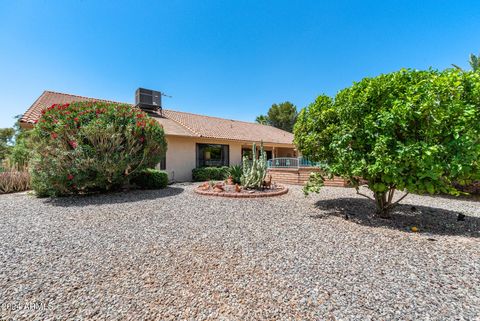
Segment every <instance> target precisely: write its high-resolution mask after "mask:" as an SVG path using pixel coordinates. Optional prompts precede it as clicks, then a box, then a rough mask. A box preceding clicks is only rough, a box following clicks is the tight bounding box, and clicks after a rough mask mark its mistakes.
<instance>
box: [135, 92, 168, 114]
mask: <svg viewBox="0 0 480 321" xmlns="http://www.w3.org/2000/svg"><path fill="white" fill-rule="evenodd" d="M135 106H137V107H139V108H140V109H142V110H144V111H146V112H149V113H155V114H160V115H161V114H162V93H161V92H159V91H155V90H150V89H144V88H138V89H137V90H136V91H135Z"/></svg>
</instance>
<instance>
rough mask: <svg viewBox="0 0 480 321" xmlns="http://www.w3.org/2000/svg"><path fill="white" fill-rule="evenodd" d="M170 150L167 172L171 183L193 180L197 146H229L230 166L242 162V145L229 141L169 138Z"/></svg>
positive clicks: (168, 152)
mask: <svg viewBox="0 0 480 321" xmlns="http://www.w3.org/2000/svg"><path fill="white" fill-rule="evenodd" d="M166 138H167V143H168V150H167V159H166V166H165V168H166V169H165V170H166V172H167V173H168V177H169V179H170V181H175V182H187V181H191V180H192V169H194V168H195V167H196V159H197V158H196V150H197V148H196V144H197V143H200V144H222V145H229V160H230V165H239V164H241V162H242V143H240V142H235V141H228V140H214V139H201V138H194V137H179V136H167V137H166Z"/></svg>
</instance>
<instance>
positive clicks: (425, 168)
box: [294, 70, 480, 217]
mask: <svg viewBox="0 0 480 321" xmlns="http://www.w3.org/2000/svg"><path fill="white" fill-rule="evenodd" d="M294 134H295V144H296V145H297V146H298V148H299V150H300V152H301V153H302V155H303V156H305V157H308V158H309V159H311V160H312V161H322V162H324V163H325V164H326V165H327V166H326V168H327V170H328V171H329V174H330V175H336V176H342V177H344V178H347V179H348V180H349V181H350V182H351V183H352V185H353V186H354V187H356V188H357V191H358V186H359V184H360V178H363V179H366V180H367V181H368V188H369V189H370V190H371V191H372V194H373V195H372V197H370V196H367V197H369V198H372V199H373V200H374V202H375V204H376V206H377V214H378V215H379V216H380V217H389V210H390V209H391V208H392V207H393V206H394V205H395V204H396V203H397V202H398V201H394V197H393V196H394V192H395V190H401V191H405V192H412V193H421V194H422V193H430V194H434V193H448V194H453V195H458V194H459V191H458V190H456V189H455V188H454V187H452V182H453V181H458V182H459V183H460V184H463V182H468V181H473V180H478V179H480V162H479V160H480V140H479V137H480V73H478V72H477V73H475V72H461V71H456V70H445V71H435V70H427V71H418V70H400V71H398V72H394V73H390V74H385V75H380V76H378V77H375V78H365V79H363V80H362V81H360V82H358V83H355V84H354V85H353V86H352V87H350V88H347V89H344V90H342V91H340V92H339V93H338V94H337V95H336V97H335V99H332V98H329V97H326V96H320V97H318V98H317V100H316V101H315V102H314V103H312V104H311V105H310V106H308V107H307V108H306V109H304V110H302V111H301V112H300V114H299V116H298V119H297V123H296V124H295V129H294ZM314 179H315V181H316V182H317V183H318V184H321V182H322V180H321V179H316V178H315V177H314ZM318 184H311V185H309V186H308V188H313V189H315V186H314V185H318ZM365 196H366V195H365Z"/></svg>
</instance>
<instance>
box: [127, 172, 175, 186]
mask: <svg viewBox="0 0 480 321" xmlns="http://www.w3.org/2000/svg"><path fill="white" fill-rule="evenodd" d="M132 183H134V184H136V185H137V186H138V187H140V188H143V189H160V188H165V187H167V185H168V174H167V173H166V172H163V171H159V170H156V169H152V168H147V169H145V170H143V171H141V172H140V173H139V174H138V175H137V176H135V177H134V178H133V179H132Z"/></svg>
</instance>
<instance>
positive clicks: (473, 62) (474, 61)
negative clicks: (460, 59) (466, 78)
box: [468, 54, 480, 71]
mask: <svg viewBox="0 0 480 321" xmlns="http://www.w3.org/2000/svg"><path fill="white" fill-rule="evenodd" d="M468 62H469V63H470V66H471V67H472V70H473V71H479V70H480V55H478V56H475V55H474V54H470V60H469V61H468Z"/></svg>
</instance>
